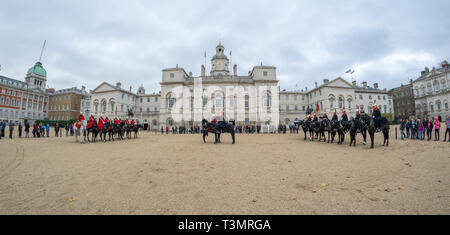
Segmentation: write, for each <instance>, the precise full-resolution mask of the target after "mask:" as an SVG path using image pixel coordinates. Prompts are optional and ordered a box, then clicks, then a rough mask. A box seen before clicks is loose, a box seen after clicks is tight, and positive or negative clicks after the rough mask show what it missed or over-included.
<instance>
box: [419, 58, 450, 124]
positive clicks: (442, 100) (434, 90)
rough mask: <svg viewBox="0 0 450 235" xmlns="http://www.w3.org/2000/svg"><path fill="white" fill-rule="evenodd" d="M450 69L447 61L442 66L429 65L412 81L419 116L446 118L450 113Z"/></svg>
mask: <svg viewBox="0 0 450 235" xmlns="http://www.w3.org/2000/svg"><path fill="white" fill-rule="evenodd" d="M449 73H450V69H449V64H448V62H447V61H443V62H442V63H441V67H440V68H434V67H433V68H432V70H431V71H430V70H429V69H428V68H427V67H426V68H425V70H424V71H422V72H421V76H420V77H419V78H418V79H416V80H414V81H413V83H412V86H413V90H414V102H415V105H416V114H417V115H418V116H419V117H422V118H424V117H436V116H442V119H443V120H445V119H446V117H447V116H448V115H450V109H449V108H450V107H449V103H448V102H449V101H450V88H449V87H448V86H449V81H450V80H449V79H450V76H449Z"/></svg>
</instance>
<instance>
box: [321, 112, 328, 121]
mask: <svg viewBox="0 0 450 235" xmlns="http://www.w3.org/2000/svg"><path fill="white" fill-rule="evenodd" d="M322 118H323V119H328V116H327V111H326V110H324V111H323V116H322Z"/></svg>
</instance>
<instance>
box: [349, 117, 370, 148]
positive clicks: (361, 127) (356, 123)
mask: <svg viewBox="0 0 450 235" xmlns="http://www.w3.org/2000/svg"><path fill="white" fill-rule="evenodd" d="M350 122H351V126H350V130H349V133H350V146H352V144H353V146H355V145H356V135H357V134H358V133H361V135H362V136H363V138H364V142H363V144H364V145H366V137H367V127H366V125H365V124H364V122H363V121H361V119H360V118H359V119H357V118H355V119H352V120H351V121H350Z"/></svg>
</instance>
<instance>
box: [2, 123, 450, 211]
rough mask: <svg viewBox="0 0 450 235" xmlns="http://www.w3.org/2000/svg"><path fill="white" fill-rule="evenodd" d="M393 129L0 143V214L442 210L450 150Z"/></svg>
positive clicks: (449, 193) (448, 203)
mask: <svg viewBox="0 0 450 235" xmlns="http://www.w3.org/2000/svg"><path fill="white" fill-rule="evenodd" d="M393 130H394V129H393V128H392V129H391V132H392V133H391V134H392V135H391V137H392V138H391V143H390V147H382V146H381V144H382V135H381V134H377V138H376V146H375V149H374V150H371V149H369V148H368V146H364V145H363V144H362V141H361V139H358V145H357V146H356V147H349V146H347V145H348V143H349V137H348V135H347V136H346V143H345V145H337V144H326V143H323V142H322V143H318V142H312V143H311V142H309V141H304V140H303V133H301V134H284V135H283V134H272V135H269V134H264V135H263V134H260V135H245V134H238V135H237V137H236V141H237V143H236V144H235V145H231V138H230V136H229V135H224V136H223V137H222V144H219V145H214V144H213V137H212V136H209V138H208V143H206V144H204V143H203V142H202V141H201V136H200V135H168V136H167V135H164V136H161V134H155V133H148V132H147V133H143V132H141V133H140V137H139V138H138V139H132V140H124V141H116V142H107V143H95V144H92V143H88V144H83V145H82V144H78V143H75V142H74V137H63V138H56V137H51V138H41V139H18V138H15V139H13V140H9V139H1V140H0V214H450V143H443V142H442V141H441V142H434V141H430V142H426V141H424V142H420V141H413V140H408V141H400V140H394V134H393ZM16 134H17V133H16ZM52 134H53V131H52ZM442 135H443V133H442Z"/></svg>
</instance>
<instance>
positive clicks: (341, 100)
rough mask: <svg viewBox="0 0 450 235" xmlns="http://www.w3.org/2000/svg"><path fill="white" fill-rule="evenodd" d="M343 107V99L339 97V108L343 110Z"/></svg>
mask: <svg viewBox="0 0 450 235" xmlns="http://www.w3.org/2000/svg"><path fill="white" fill-rule="evenodd" d="M343 107H344V98H342V97H339V108H340V109H341V108H343Z"/></svg>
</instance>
